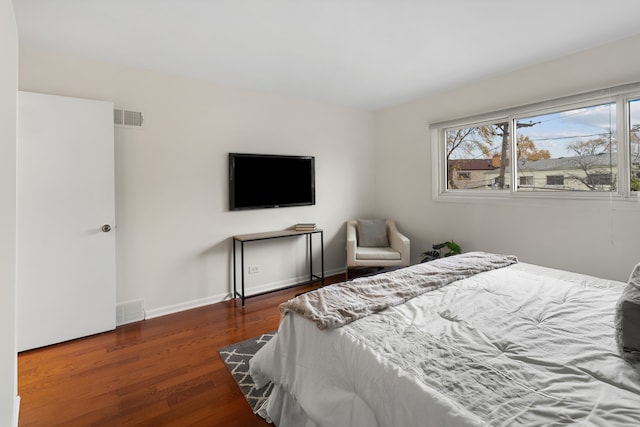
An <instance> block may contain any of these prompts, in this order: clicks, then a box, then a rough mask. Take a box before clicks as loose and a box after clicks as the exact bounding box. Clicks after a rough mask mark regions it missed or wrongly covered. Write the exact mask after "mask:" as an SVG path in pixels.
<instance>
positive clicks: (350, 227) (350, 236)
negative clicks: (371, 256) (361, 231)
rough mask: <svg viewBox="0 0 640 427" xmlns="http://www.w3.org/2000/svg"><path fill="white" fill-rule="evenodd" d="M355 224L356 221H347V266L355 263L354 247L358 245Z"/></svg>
mask: <svg viewBox="0 0 640 427" xmlns="http://www.w3.org/2000/svg"><path fill="white" fill-rule="evenodd" d="M356 224H357V221H354V220H350V221H347V267H353V266H355V265H356V247H357V246H358V240H357V233H356Z"/></svg>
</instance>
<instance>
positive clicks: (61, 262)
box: [16, 92, 116, 351]
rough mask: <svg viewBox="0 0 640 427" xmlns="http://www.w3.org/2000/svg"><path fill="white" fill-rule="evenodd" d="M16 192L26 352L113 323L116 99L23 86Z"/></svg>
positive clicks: (20, 326)
mask: <svg viewBox="0 0 640 427" xmlns="http://www.w3.org/2000/svg"><path fill="white" fill-rule="evenodd" d="M17 199H18V200H17V236H16V237H17V256H16V257H17V260H16V262H17V268H16V280H17V341H18V351H23V350H28V349H32V348H36V347H42V346H45V345H49V344H54V343H58V342H62V341H66V340H70V339H73V338H78V337H83V336H87V335H91V334H95V333H98V332H103V331H106V330H110V329H114V328H115V322H116V319H115V317H116V289H115V184H114V143H113V104H112V103H109V102H103V101H93V100H86V99H77V98H69V97H62V96H53V95H44V94H38V93H30V92H19V93H18V145H17ZM103 226H104V228H103Z"/></svg>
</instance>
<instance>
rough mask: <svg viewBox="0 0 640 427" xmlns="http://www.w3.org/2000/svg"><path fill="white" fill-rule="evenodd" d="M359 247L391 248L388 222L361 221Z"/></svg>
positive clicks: (375, 220)
mask: <svg viewBox="0 0 640 427" xmlns="http://www.w3.org/2000/svg"><path fill="white" fill-rule="evenodd" d="M358 246H363V247H374V248H378V247H387V246H389V238H388V237H387V224H386V221H385V220H384V219H359V220H358Z"/></svg>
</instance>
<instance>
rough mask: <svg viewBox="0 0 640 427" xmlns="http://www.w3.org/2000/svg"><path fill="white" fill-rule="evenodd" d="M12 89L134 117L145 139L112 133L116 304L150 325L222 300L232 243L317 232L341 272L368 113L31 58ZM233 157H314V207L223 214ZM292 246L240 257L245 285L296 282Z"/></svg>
mask: <svg viewBox="0 0 640 427" xmlns="http://www.w3.org/2000/svg"><path fill="white" fill-rule="evenodd" d="M20 90H25V91H32V92H43V93H49V94H56V95H65V96H74V97H81V98H92V99H99V100H108V101H112V102H114V105H115V107H116V108H126V109H129V110H135V111H142V112H143V114H144V126H143V128H141V129H123V128H116V133H115V151H116V153H115V154H116V221H117V299H118V302H126V301H130V300H134V299H140V298H141V299H144V300H145V306H146V309H147V310H148V313H150V314H151V315H158V314H162V313H166V312H169V311H172V310H177V309H183V308H188V307H189V306H193V305H197V304H202V303H206V302H214V301H218V300H220V299H221V298H223V297H224V296H225V295H226V294H228V292H229V290H230V288H231V286H232V282H231V280H232V276H231V269H230V265H231V239H230V237H231V236H232V235H235V234H244V233H253V232H260V231H270V230H279V229H284V228H287V227H290V226H292V225H293V224H295V223H297V222H316V223H318V225H319V226H320V227H321V228H323V229H324V230H325V236H324V238H325V266H326V270H327V272H328V273H332V272H333V273H335V272H338V271H343V269H344V265H345V254H344V241H345V236H344V234H345V231H344V223H345V221H346V220H347V219H349V218H352V217H354V216H358V215H366V214H368V213H371V212H373V208H374V204H373V203H374V202H373V200H374V197H373V186H372V182H373V176H374V170H373V160H374V155H373V152H372V144H373V135H372V131H373V114H372V113H369V112H364V111H361V110H356V109H350V108H344V107H340V106H334V105H328V104H322V103H314V102H308V101H304V100H299V99H294V98H289V97H284V96H279V95H273V94H268V93H259V92H253V91H247V90H240V89H235V88H231V87H225V86H220V85H216V84H212V83H207V82H203V81H196V80H189V79H183V78H179V77H175V76H170V75H164V74H158V73H154V72H150V71H145V70H140V69H134V68H128V67H124V66H119V65H113V64H105V63H99V62H92V61H86V60H80V59H77V58H72V57H68V56H63V55H58V54H54V53H50V52H43V51H37V50H29V49H21V51H20ZM232 151H233V152H257V153H274V154H300V155H313V156H315V157H316V191H317V192H316V205H315V206H310V207H292V208H279V209H263V210H256V211H236V212H230V211H229V210H228V202H227V198H228V191H227V186H228V184H227V162H228V160H227V155H228V153H229V152H232ZM298 240H299V241H286V240H282V241H270V242H264V243H258V244H255V245H254V246H251V247H248V248H247V253H246V257H247V258H246V261H247V263H248V264H249V263H250V264H257V265H259V266H260V269H261V272H260V273H259V274H255V275H249V276H247V285H248V286H250V287H253V288H254V289H257V288H260V287H261V286H262V285H264V284H265V283H266V284H268V285H270V286H274V285H280V284H282V283H291V282H292V281H294V280H296V278H300V277H301V276H303V275H304V274H305V271H307V270H306V268H303V267H304V266H305V264H304V261H305V254H306V252H305V251H306V249H305V246H304V244H303V242H302V239H298ZM317 265H318V266H319V263H318V264H317Z"/></svg>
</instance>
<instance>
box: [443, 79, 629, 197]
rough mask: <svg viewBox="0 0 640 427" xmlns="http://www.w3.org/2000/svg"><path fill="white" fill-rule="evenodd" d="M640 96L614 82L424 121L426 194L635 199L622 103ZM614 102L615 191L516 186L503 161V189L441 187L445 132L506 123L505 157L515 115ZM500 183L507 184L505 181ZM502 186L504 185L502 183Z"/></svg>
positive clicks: (514, 170) (512, 147) (511, 164)
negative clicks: (427, 127)
mask: <svg viewBox="0 0 640 427" xmlns="http://www.w3.org/2000/svg"><path fill="white" fill-rule="evenodd" d="M638 98H640V83H633V84H628V85H622V86H616V87H613V88H609V89H604V90H598V91H594V92H588V93H584V94H580V95H574V96H569V97H563V98H558V99H554V100H550V101H545V102H539V103H535V104H529V105H524V106H520V107H515V108H510V109H507V110H502V111H497V112H492V113H487V114H482V115H477V116H473V117H467V118H463V119H456V120H449V121H444V122H438V123H433V124H431V125H430V134H431V147H432V152H431V157H432V162H431V163H432V198H433V200H435V201H469V200H474V199H475V200H509V199H541V198H542V199H576V200H612V199H616V200H624V201H634V202H637V201H638V200H640V194H638V193H640V192H632V191H631V189H630V181H631V154H630V145H629V127H630V123H629V111H628V103H629V102H630V101H632V100H634V99H638ZM607 103H615V104H616V133H617V139H618V141H617V150H618V158H617V162H618V163H617V171H618V172H617V179H618V182H617V190H616V191H611V192H609V191H603V192H598V191H591V192H581V191H567V192H562V193H557V192H553V191H548V192H547V191H536V192H527V191H520V192H518V191H517V188H518V181H517V180H518V176H517V162H515V161H512V162H509V182H508V184H509V185H508V188H505V189H504V190H477V189H475V190H465V189H448V188H447V159H446V149H447V147H446V131H448V130H455V129H460V128H466V127H473V126H482V125H487V124H493V123H502V122H509V127H510V129H511V131H510V132H509V139H510V153H509V156H510V158H511V159H515V158H517V153H516V146H515V139H516V138H517V136H516V132H513V129H515V124H516V121H517V120H518V119H522V118H526V117H531V116H536V115H543V114H550V113H554V112H558V111H565V110H570V109H577V108H583V107H589V106H595V105H598V104H607ZM505 184H507V183H506V182H505ZM505 186H506V185H505Z"/></svg>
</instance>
